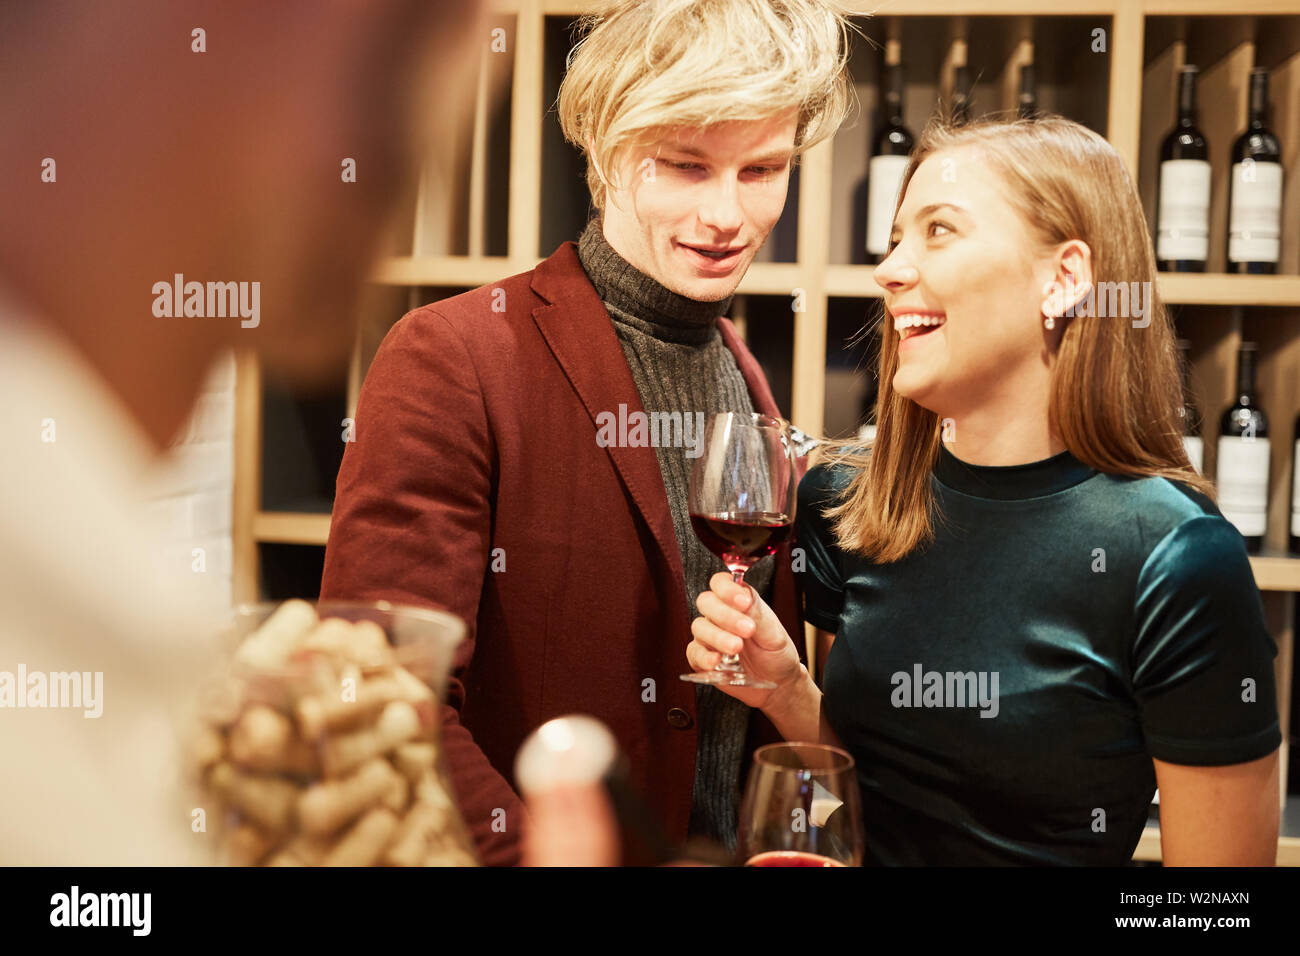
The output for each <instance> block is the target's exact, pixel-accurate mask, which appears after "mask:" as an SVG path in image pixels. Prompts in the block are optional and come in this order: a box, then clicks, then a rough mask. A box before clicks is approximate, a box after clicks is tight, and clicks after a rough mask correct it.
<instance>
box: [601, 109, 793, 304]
mask: <svg viewBox="0 0 1300 956" xmlns="http://www.w3.org/2000/svg"><path fill="white" fill-rule="evenodd" d="M797 123H798V112H797V111H796V110H793V109H792V110H790V111H788V112H786V113H782V114H779V115H777V116H774V117H772V118H771V119H768V120H744V121H735V122H728V123H719V124H717V125H715V126H711V127H707V128H705V129H698V128H693V127H670V128H667V129H664V130H662V131H661V133H660V134H659V135H658V136H657V137H656V138H655V139H654V140H653V141H652V142H651V143H650V144H648V145H644V146H640V147H633V148H631V149H628V150H626V151H624V152H623V153H622V154H621V157H622V158H621V163H620V169H619V174H620V175H619V177H618V181H619V182H620V183H621V184H622V187H623V188H622V189H618V190H613V189H611V190H609V192H608V193H607V195H606V200H605V209H604V232H605V239H606V241H608V242H609V244H610V245H611V246H613V247H614V250H615V251H616V252H618V254H619V255H621V256H622V257H623V258H624V259H626V260H627V261H628V262H629V263H631V264H632V265H633V266H635V267H636V268H638V269H640V270H641V271H642V272H644V273H645V274H646V275H648V276H650V277H651V278H653V279H655V280H656V281H657V282H659V283H660V284H661V285H663V286H666V287H667V288H669V289H671V290H672V291H674V292H676V293H678V294H679V295H684V296H687V297H688V298H691V299H696V300H698V301H701V302H714V301H717V300H719V299H725V298H726V297H727V296H729V295H731V294H732V293H733V292H735V290H736V286H737V285H739V284H740V280H741V279H742V278H743V277H744V275H745V272H746V270H748V269H749V264H750V263H751V262H753V261H754V256H755V254H757V252H758V250H759V248H760V247H761V246H762V245H763V243H764V242H766V241H767V237H768V234H769V233H770V232H771V231H772V227H773V226H775V225H776V221H777V219H779V218H780V216H781V210H782V209H784V208H785V197H786V191H787V189H788V187H789V185H790V164H791V160H792V157H793V155H794V136H795V130H796V128H797Z"/></svg>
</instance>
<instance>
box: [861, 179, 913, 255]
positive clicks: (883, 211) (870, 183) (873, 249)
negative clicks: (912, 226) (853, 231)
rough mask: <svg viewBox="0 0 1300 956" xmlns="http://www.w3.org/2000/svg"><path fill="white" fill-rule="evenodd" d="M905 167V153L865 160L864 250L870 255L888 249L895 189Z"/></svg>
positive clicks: (895, 197)
mask: <svg viewBox="0 0 1300 956" xmlns="http://www.w3.org/2000/svg"><path fill="white" fill-rule="evenodd" d="M906 171H907V157H906V156H872V157H871V162H869V163H868V164H867V252H868V253H869V254H871V255H873V256H883V255H884V254H885V253H886V252H888V251H889V233H890V231H891V230H892V229H893V227H894V210H895V209H896V208H897V207H898V190H899V189H900V188H901V187H902V185H903V173H905V172H906Z"/></svg>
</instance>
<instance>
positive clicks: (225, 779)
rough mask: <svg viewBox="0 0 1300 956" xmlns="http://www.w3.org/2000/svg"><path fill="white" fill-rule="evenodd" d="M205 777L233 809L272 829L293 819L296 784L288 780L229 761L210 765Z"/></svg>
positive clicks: (278, 830)
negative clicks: (248, 770)
mask: <svg viewBox="0 0 1300 956" xmlns="http://www.w3.org/2000/svg"><path fill="white" fill-rule="evenodd" d="M208 779H209V781H210V783H211V785H212V788H213V789H214V790H215V791H216V792H217V793H218V794H219V795H220V796H221V797H222V798H224V799H225V800H226V801H227V802H228V803H230V804H232V805H233V806H234V807H235V809H237V810H239V811H240V812H241V813H243V814H244V816H246V817H248V818H249V819H250V820H251V821H253V822H254V823H257V824H260V825H261V826H263V827H265V828H266V829H268V830H270V831H272V832H273V833H278V832H280V831H283V830H284V829H285V828H286V827H288V825H289V822H290V821H291V820H292V819H293V809H294V804H295V802H296V801H297V799H298V788H297V787H295V786H294V785H293V784H292V783H290V782H289V781H287V780H280V779H277V778H275V777H259V776H254V775H252V774H246V773H243V772H241V771H239V770H236V769H235V768H234V767H233V766H231V765H230V764H229V763H219V764H217V765H216V766H215V767H213V768H212V773H211V775H210V776H209V778H208Z"/></svg>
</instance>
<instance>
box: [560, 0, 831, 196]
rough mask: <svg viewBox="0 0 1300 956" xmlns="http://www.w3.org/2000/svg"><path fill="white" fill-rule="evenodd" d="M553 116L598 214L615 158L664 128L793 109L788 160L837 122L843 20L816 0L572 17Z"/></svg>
mask: <svg viewBox="0 0 1300 956" xmlns="http://www.w3.org/2000/svg"><path fill="white" fill-rule="evenodd" d="M578 29H579V32H580V33H582V34H584V35H583V36H582V39H581V40H579V42H578V44H577V45H576V46H575V47H574V49H573V50H572V52H571V53H570V54H569V59H568V63H567V71H566V73H565V76H564V81H563V82H562V83H561V84H560V95H559V101H558V110H559V118H560V128H561V129H562V130H563V131H564V136H565V138H566V139H567V140H568V141H569V142H571V143H573V144H574V145H575V146H577V147H578V148H579V149H581V150H582V151H583V152H584V153H586V155H587V187H588V188H589V189H590V191H591V199H592V203H593V204H594V205H595V206H596V208H597V209H604V206H605V195H606V190H607V188H613V189H618V188H619V186H618V185H617V183H616V182H615V180H614V178H612V173H613V170H614V168H615V160H616V154H617V153H618V152H619V151H620V150H621V149H623V148H624V147H627V146H632V145H637V144H639V143H641V142H644V141H646V140H648V139H650V138H651V137H652V136H653V133H654V132H655V131H657V130H662V129H664V128H667V127H672V126H688V127H700V128H703V127H708V126H711V125H713V124H715V123H724V122H732V121H737V120H766V119H770V118H772V117H773V116H775V115H778V114H780V113H783V112H785V111H787V110H791V109H797V110H798V117H799V118H798V125H797V128H796V131H795V159H796V160H797V158H798V156H799V154H800V153H802V152H804V151H806V150H807V149H809V148H811V147H812V146H814V145H816V144H817V143H819V142H821V141H822V140H824V139H826V138H828V137H830V136H832V135H834V133H835V131H836V129H838V128H839V126H840V124H841V123H842V122H843V120H844V118H845V116H846V115H847V112H848V109H849V105H850V102H851V99H850V98H851V87H850V85H849V82H848V77H847V70H846V64H847V61H848V55H849V44H848V30H849V29H851V26H850V24H849V21H848V20H847V19H846V18H845V17H844V16H843V14H842V13H840V12H839V10H838V9H837V8H835V7H833V6H832V5H831V4H829V3H828V2H826V0H622V2H620V3H617V4H615V5H614V6H612V7H611V8H610V9H608V10H607V11H606V12H604V13H602V14H597V15H590V16H586V17H583V18H582V19H581V20H580V21H579V27H578Z"/></svg>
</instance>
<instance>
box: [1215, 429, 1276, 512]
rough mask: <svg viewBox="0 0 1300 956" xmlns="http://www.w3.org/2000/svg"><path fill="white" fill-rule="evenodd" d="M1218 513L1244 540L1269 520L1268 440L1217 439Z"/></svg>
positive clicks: (1221, 437)
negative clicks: (1220, 513) (1234, 527)
mask: <svg viewBox="0 0 1300 956" xmlns="http://www.w3.org/2000/svg"><path fill="white" fill-rule="evenodd" d="M1217 484H1218V490H1219V510H1220V511H1221V512H1223V516H1224V517H1225V518H1227V519H1228V520H1229V521H1231V522H1232V523H1233V524H1234V525H1236V526H1237V530H1238V531H1240V532H1241V533H1242V534H1243V535H1245V536H1247V537H1253V536H1255V535H1260V534H1263V533H1264V525H1265V522H1266V519H1267V517H1268V439H1267V438H1237V437H1235V436H1228V435H1221V436H1219V465H1218V479H1217Z"/></svg>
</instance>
